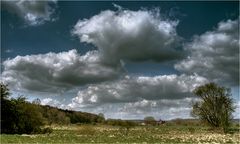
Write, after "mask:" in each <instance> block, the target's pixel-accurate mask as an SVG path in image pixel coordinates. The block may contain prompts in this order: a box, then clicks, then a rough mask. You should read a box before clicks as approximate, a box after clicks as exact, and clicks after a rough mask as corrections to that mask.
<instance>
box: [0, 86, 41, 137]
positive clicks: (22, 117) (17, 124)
mask: <svg viewBox="0 0 240 144" xmlns="http://www.w3.org/2000/svg"><path fill="white" fill-rule="evenodd" d="M9 95H10V93H9V89H8V88H7V86H6V85H4V84H3V83H1V133H10V134H11V133H19V134H21V133H28V134H29V133H38V132H39V131H41V129H40V127H41V126H43V124H44V123H43V121H44V118H43V117H42V114H41V113H40V112H39V109H40V108H39V107H37V106H36V105H33V104H31V103H29V102H26V101H25V98H24V97H18V98H17V99H10V100H9V99H8V97H9Z"/></svg>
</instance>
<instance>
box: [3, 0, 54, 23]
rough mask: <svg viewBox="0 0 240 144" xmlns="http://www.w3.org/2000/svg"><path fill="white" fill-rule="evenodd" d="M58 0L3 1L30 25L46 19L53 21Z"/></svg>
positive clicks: (11, 10)
mask: <svg viewBox="0 0 240 144" xmlns="http://www.w3.org/2000/svg"><path fill="white" fill-rule="evenodd" d="M56 3H57V2H56V1H55V0H51V1H38V0H16V1H6V0H4V1H2V4H3V8H6V9H7V10H8V11H10V12H13V13H15V14H17V15H18V16H19V17H21V18H23V19H24V20H25V21H26V23H27V24H29V25H39V24H43V23H44V22H46V21H52V20H53V18H52V17H51V16H52V14H53V13H54V11H55V10H54V7H56Z"/></svg>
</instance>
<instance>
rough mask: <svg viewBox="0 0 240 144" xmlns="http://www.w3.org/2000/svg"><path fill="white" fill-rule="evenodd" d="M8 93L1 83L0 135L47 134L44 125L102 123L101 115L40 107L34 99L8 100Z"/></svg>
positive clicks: (47, 131) (37, 100)
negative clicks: (30, 100)
mask: <svg viewBox="0 0 240 144" xmlns="http://www.w3.org/2000/svg"><path fill="white" fill-rule="evenodd" d="M9 96H10V92H9V89H8V88H7V86H6V85H4V84H2V83H1V133H6V134H23V133H25V134H31V133H45V132H46V133H49V132H51V130H49V128H45V129H44V128H42V127H43V126H44V125H52V124H60V125H67V124H70V123H72V124H75V123H98V122H103V121H104V117H103V115H100V116H98V115H95V114H90V113H84V112H76V111H70V110H62V109H58V108H55V107H51V106H42V105H40V103H41V102H40V100H39V99H36V100H34V101H33V102H32V103H30V102H27V101H26V99H25V98H24V97H18V98H17V99H10V98H9Z"/></svg>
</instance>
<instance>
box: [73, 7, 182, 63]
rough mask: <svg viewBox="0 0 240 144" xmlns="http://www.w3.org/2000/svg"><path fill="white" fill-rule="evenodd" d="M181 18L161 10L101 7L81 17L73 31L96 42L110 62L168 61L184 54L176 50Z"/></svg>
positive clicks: (106, 59) (90, 41)
mask: <svg viewBox="0 0 240 144" xmlns="http://www.w3.org/2000/svg"><path fill="white" fill-rule="evenodd" d="M177 24H178V21H170V20H166V19H165V20H164V19H162V18H161V16H160V13H159V11H157V10H155V11H147V10H139V11H130V10H122V9H121V8H120V9H119V10H118V11H110V10H106V11H102V12H101V13H99V14H98V15H95V16H93V17H91V18H89V19H83V20H79V21H78V22H77V24H76V25H75V26H74V29H73V30H72V33H73V34H74V35H77V36H79V38H80V40H81V42H86V43H90V44H93V45H95V46H96V47H97V48H98V49H99V51H100V52H101V54H102V55H103V58H104V60H105V61H106V62H108V63H118V62H119V60H120V59H127V60H132V61H139V60H156V61H166V60H172V59H177V58H179V57H180V56H181V54H180V52H179V51H178V50H177V47H178V46H179V45H178V44H179V37H178V36H177V33H176V26H177Z"/></svg>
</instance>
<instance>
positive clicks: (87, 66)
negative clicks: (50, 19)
mask: <svg viewBox="0 0 240 144" xmlns="http://www.w3.org/2000/svg"><path fill="white" fill-rule="evenodd" d="M3 66H4V71H3V73H2V80H3V81H4V82H5V83H6V84H9V86H11V87H12V88H13V89H19V90H24V89H25V90H30V91H38V92H53V93H55V92H62V91H65V90H67V89H71V88H73V87H75V86H81V85H85V84H89V83H96V82H101V81H106V80H110V79H113V78H116V77H118V76H119V75H120V74H121V73H122V71H123V70H122V67H121V65H118V66H114V67H113V66H108V65H105V64H103V63H101V61H100V58H99V53H98V52H97V51H89V52H88V53H86V54H85V55H79V54H78V53H77V51H76V50H70V51H68V52H60V53H52V52H50V53H47V54H38V55H27V56H17V57H15V58H13V59H8V60H6V61H4V62H3Z"/></svg>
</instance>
